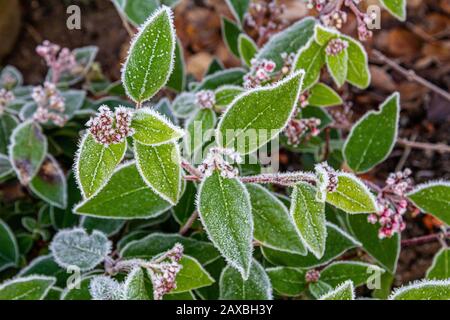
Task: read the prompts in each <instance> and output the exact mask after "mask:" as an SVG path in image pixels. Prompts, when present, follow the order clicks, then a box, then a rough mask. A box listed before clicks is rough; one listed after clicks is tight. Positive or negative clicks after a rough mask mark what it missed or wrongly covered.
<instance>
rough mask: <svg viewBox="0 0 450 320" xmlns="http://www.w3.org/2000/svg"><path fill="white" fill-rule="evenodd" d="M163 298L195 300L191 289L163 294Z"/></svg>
mask: <svg viewBox="0 0 450 320" xmlns="http://www.w3.org/2000/svg"><path fill="white" fill-rule="evenodd" d="M163 300H197V299H196V297H195V295H194V294H193V293H192V292H191V291H186V292H181V293H168V294H166V295H164V297H163Z"/></svg>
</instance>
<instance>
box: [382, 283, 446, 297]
mask: <svg viewBox="0 0 450 320" xmlns="http://www.w3.org/2000/svg"><path fill="white" fill-rule="evenodd" d="M389 300H450V280H448V279H447V280H423V281H420V282H415V283H412V284H410V285H407V286H404V287H401V288H399V289H397V290H395V291H394V293H392V295H391V296H390V297H389Z"/></svg>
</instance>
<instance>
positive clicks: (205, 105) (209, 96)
mask: <svg viewBox="0 0 450 320" xmlns="http://www.w3.org/2000/svg"><path fill="white" fill-rule="evenodd" d="M195 103H196V104H197V105H198V106H200V108H202V109H212V108H213V107H214V105H215V104H216V95H215V94H214V91H212V90H202V91H199V92H197V93H196V95H195Z"/></svg>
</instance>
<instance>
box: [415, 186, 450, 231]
mask: <svg viewBox="0 0 450 320" xmlns="http://www.w3.org/2000/svg"><path fill="white" fill-rule="evenodd" d="M407 197H408V199H409V200H411V201H412V202H413V203H414V205H415V206H416V207H418V208H419V209H420V210H422V211H423V212H426V213H430V214H432V215H434V216H435V217H436V218H438V219H439V220H441V221H443V222H444V223H445V224H447V225H450V183H449V182H446V181H435V182H428V183H425V184H421V185H418V186H416V187H415V189H414V190H413V191H411V192H410V193H408V194H407Z"/></svg>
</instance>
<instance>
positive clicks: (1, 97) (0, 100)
mask: <svg viewBox="0 0 450 320" xmlns="http://www.w3.org/2000/svg"><path fill="white" fill-rule="evenodd" d="M15 98H16V97H15V96H14V93H12V92H11V91H8V90H5V89H0V116H1V115H2V114H3V113H4V112H5V109H6V106H7V105H8V104H9V103H11V102H12V101H14V99H15Z"/></svg>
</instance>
